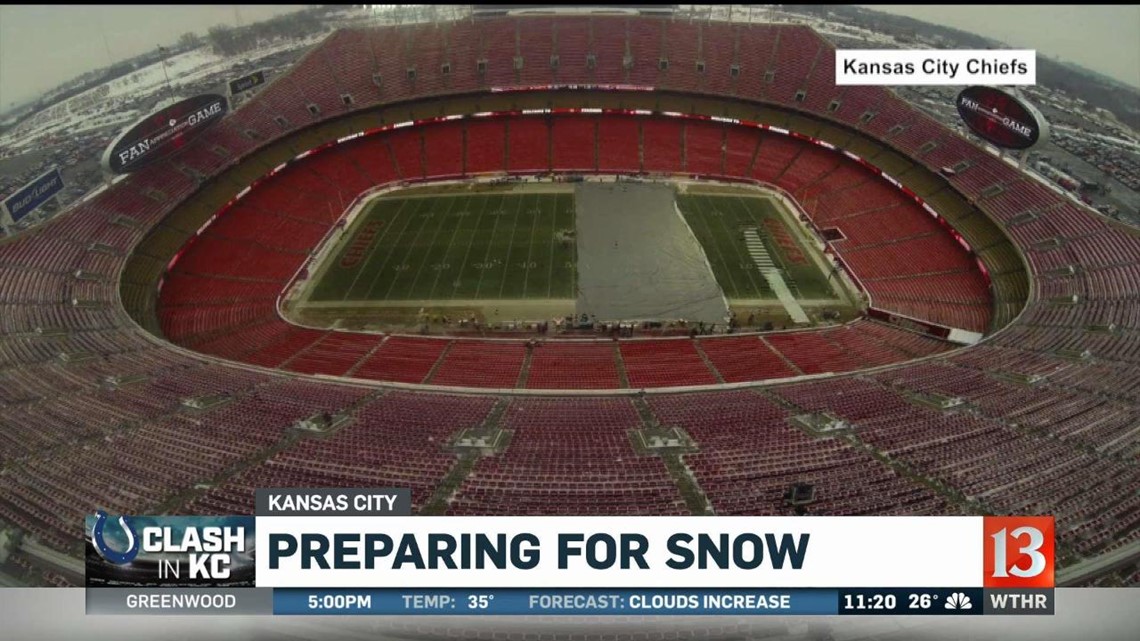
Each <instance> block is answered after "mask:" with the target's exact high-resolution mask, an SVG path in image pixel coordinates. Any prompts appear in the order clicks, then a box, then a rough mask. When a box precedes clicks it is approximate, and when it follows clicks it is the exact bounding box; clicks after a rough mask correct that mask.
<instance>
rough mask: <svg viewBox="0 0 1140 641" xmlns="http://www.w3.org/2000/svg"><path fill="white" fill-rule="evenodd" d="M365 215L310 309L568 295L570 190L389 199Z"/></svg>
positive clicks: (571, 273) (314, 292) (322, 278)
mask: <svg viewBox="0 0 1140 641" xmlns="http://www.w3.org/2000/svg"><path fill="white" fill-rule="evenodd" d="M367 207H368V209H367V210H366V211H364V212H362V213H361V214H360V216H358V218H357V219H356V220H355V221H354V222H353V225H352V228H351V229H350V230H348V233H346V234H345V235H344V237H343V238H342V239H341V241H340V246H339V247H337V248H336V249H335V250H334V252H333V253H332V255H331V256H329V258H328V259H326V265H324V266H322V267H321V271H320V273H318V274H317V276H316V279H315V283H314V284H313V285H312V289H311V291H310V294H309V296H308V300H309V302H311V303H335V302H341V303H354V302H364V301H368V302H371V303H379V304H383V303H387V302H392V303H398V302H400V301H438V302H440V303H444V304H445V303H446V301H473V300H509V299H567V298H573V297H574V291H575V242H574V196H573V193H572V192H569V191H565V192H562V193H547V192H540V191H527V192H507V193H456V194H447V195H430V194H428V195H411V196H399V195H394V196H391V197H381V198H379V199H377V200H375V201H373V202H372V203H370V204H369V205H368V206H367Z"/></svg>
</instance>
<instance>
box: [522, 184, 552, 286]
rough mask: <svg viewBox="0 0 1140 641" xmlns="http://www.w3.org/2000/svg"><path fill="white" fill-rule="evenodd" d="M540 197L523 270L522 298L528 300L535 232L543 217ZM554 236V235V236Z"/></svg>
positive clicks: (536, 200)
mask: <svg viewBox="0 0 1140 641" xmlns="http://www.w3.org/2000/svg"><path fill="white" fill-rule="evenodd" d="M539 202H540V201H539V200H538V196H535V203H534V204H535V206H534V212H535V214H534V220H532V221H531V222H530V237H529V239H528V242H527V244H526V266H525V268H524V269H523V286H522V297H523V298H526V286H527V283H528V282H529V281H530V259H531V257H532V256H533V255H534V230H535V229H536V228H537V227H538V219H539V217H540V216H542V207H540V206H539V204H538V203H539ZM552 235H553V234H552Z"/></svg>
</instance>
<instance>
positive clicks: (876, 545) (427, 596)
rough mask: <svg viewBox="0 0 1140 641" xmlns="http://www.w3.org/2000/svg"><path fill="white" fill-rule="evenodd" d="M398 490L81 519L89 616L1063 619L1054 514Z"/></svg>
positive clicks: (312, 492)
mask: <svg viewBox="0 0 1140 641" xmlns="http://www.w3.org/2000/svg"><path fill="white" fill-rule="evenodd" d="M410 513H411V492H410V491H409V490H407V489H406V488H404V489H392V488H378V489H369V488H361V489H352V490H341V489H276V490H275V489H269V490H258V499H257V514H256V516H233V517H162V516H137V517H128V516H119V517H118V518H117V519H116V518H114V517H112V516H110V515H107V514H105V513H98V514H96V515H94V516H92V517H88V522H87V527H86V529H87V532H88V535H89V537H88V555H87V585H88V590H87V611H88V613H90V614H100V613H105V614H155V613H163V614H226V613H230V614H274V615H434V616H438V615H473V614H476V615H482V614H486V615H536V614H539V615H592V616H598V615H603V616H604V615H720V614H723V615H735V616H740V615H837V614H842V615H881V614H892V615H909V614H919V615H948V616H963V615H986V614H1052V613H1053V587H1054V530H1053V528H1054V522H1053V518H1052V517H1049V516H1003V517H983V516H945V517H867V516H853V517H827V516H812V517H784V516H772V517H748V516H724V517H713V518H709V517H656V516H647V517H616V516H615V517H560V516H550V517H479V516H470V517H458V516H444V517H430V518H429V517H415V516H411V515H410Z"/></svg>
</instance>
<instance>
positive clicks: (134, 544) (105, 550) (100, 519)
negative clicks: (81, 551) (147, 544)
mask: <svg viewBox="0 0 1140 641" xmlns="http://www.w3.org/2000/svg"><path fill="white" fill-rule="evenodd" d="M108 518H110V517H108V516H107V513H106V512H104V511H103V510H99V511H98V512H96V513H95V527H93V528H91V543H92V544H94V545H95V550H96V551H97V552H98V553H99V556H101V557H103V558H104V559H107V561H109V562H111V563H114V564H115V565H125V564H127V563H130V562H131V561H133V560H134V559H135V557H136V556H138V555H139V539H138V536H137V535H136V534H135V530H134V528H133V527H131V525H130V524H129V523H127V517H125V516H120V517H119V527H121V528H123V532H125V533H126V535H127V549H126V550H124V551H122V552H117V551H115V550H113V549H111V548H110V547H108V546H107V541H105V540H104V539H103V526H105V525H106V524H107V519H108Z"/></svg>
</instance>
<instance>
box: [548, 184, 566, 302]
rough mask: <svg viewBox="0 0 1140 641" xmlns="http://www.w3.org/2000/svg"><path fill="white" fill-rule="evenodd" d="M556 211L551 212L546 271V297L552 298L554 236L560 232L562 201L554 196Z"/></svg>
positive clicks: (559, 197)
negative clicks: (547, 266) (559, 222)
mask: <svg viewBox="0 0 1140 641" xmlns="http://www.w3.org/2000/svg"><path fill="white" fill-rule="evenodd" d="M552 200H553V201H554V211H553V212H551V218H550V259H549V260H550V268H549V269H547V270H546V297H547V298H550V294H551V290H552V288H553V287H554V234H555V232H557V231H558V211H559V201H561V200H562V197H561V196H558V195H556V196H554V198H553V199H552Z"/></svg>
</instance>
